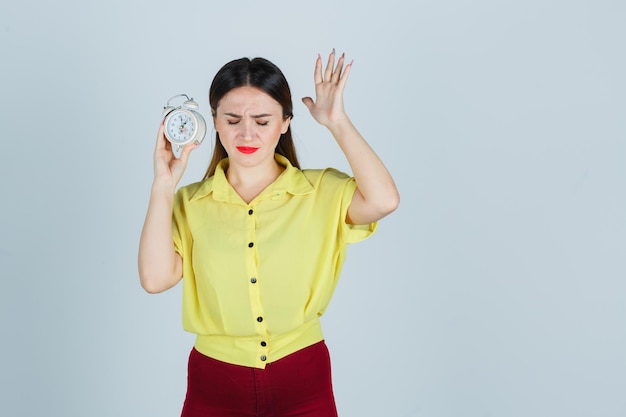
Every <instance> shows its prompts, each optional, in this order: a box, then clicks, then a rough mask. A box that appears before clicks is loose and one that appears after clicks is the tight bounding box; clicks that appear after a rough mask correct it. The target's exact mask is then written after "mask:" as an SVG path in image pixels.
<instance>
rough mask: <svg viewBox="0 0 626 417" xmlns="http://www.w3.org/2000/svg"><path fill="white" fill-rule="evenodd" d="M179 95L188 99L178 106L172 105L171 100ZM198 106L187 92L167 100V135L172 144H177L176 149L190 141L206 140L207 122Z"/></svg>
mask: <svg viewBox="0 0 626 417" xmlns="http://www.w3.org/2000/svg"><path fill="white" fill-rule="evenodd" d="M178 97H185V98H186V99H187V100H186V101H185V102H184V103H183V104H181V105H180V106H178V107H174V106H171V105H170V101H172V100H173V99H175V98H178ZM198 107H199V106H198V103H196V102H195V101H193V98H189V96H187V94H178V95H175V96H174V97H171V98H170V99H169V100H167V104H166V105H165V107H164V108H163V117H165V121H164V125H165V137H166V138H167V140H169V141H170V142H171V143H172V145H176V146H177V148H176V151H179V150H180V149H181V148H182V147H183V146H185V145H187V144H189V143H201V142H202V141H203V140H204V136H205V135H206V122H205V121H204V118H203V117H202V115H201V114H200V113H198V111H197V110H198ZM172 149H173V148H172ZM173 150H174V149H173Z"/></svg>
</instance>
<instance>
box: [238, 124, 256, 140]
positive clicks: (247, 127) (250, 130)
mask: <svg viewBox="0 0 626 417" xmlns="http://www.w3.org/2000/svg"><path fill="white" fill-rule="evenodd" d="M241 127H242V132H241V134H242V136H243V138H244V139H245V140H252V138H254V134H255V129H254V121H253V120H250V119H244V120H242V124H241Z"/></svg>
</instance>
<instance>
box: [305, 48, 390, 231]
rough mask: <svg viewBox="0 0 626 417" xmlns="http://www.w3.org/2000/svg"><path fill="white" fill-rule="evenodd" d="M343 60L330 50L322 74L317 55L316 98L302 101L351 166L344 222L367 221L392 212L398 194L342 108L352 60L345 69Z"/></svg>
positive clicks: (381, 164) (365, 222)
mask: <svg viewBox="0 0 626 417" xmlns="http://www.w3.org/2000/svg"><path fill="white" fill-rule="evenodd" d="M344 60H345V57H344V55H341V57H340V58H339V61H338V62H337V66H336V67H335V52H334V51H333V52H332V53H331V54H330V57H329V59H328V64H327V66H326V70H325V71H324V75H323V76H322V59H321V57H320V56H319V55H318V57H317V60H316V61H315V75H314V78H315V94H316V101H315V102H314V101H313V99H312V98H311V97H305V98H303V99H302V102H303V103H304V104H305V105H306V106H307V108H308V109H309V111H310V112H311V115H312V116H313V118H314V119H315V120H316V121H317V122H318V123H320V124H322V125H324V126H326V127H327V128H328V130H330V132H331V133H332V135H333V137H334V138H335V140H336V141H337V144H338V145H339V147H340V148H341V150H342V151H343V153H344V154H345V156H346V159H347V160H348V163H349V164H350V168H351V169H352V173H353V175H354V178H355V180H356V184H357V189H356V191H355V192H354V196H353V197H352V203H351V204H350V207H349V209H348V218H347V219H346V221H347V222H348V223H350V224H368V223H372V222H374V221H377V220H380V219H382V218H383V217H385V216H386V215H387V214H389V213H391V212H392V211H394V210H395V209H396V208H397V207H398V204H399V203H400V195H399V193H398V189H397V188H396V186H395V184H394V181H393V178H392V177H391V175H390V174H389V171H387V168H385V165H384V164H383V162H382V161H381V160H380V158H379V157H378V155H376V153H375V152H374V150H373V149H372V148H371V147H370V146H369V144H368V143H367V142H366V141H365V139H364V138H363V136H361V134H360V133H359V131H358V130H357V129H356V128H355V127H354V125H353V124H352V122H351V121H350V119H349V117H348V115H347V114H346V112H345V110H344V106H343V90H344V88H345V85H346V81H347V80H348V76H349V74H350V70H351V69H352V63H349V64H348V65H346V66H345V68H344Z"/></svg>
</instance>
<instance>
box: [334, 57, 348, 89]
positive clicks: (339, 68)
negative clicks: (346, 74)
mask: <svg viewBox="0 0 626 417" xmlns="http://www.w3.org/2000/svg"><path fill="white" fill-rule="evenodd" d="M345 58H346V54H345V53H343V54H341V56H340V57H339V61H337V67H336V68H335V71H333V77H332V79H331V80H330V81H332V82H333V83H338V82H339V80H340V79H341V71H342V69H343V62H344V60H345Z"/></svg>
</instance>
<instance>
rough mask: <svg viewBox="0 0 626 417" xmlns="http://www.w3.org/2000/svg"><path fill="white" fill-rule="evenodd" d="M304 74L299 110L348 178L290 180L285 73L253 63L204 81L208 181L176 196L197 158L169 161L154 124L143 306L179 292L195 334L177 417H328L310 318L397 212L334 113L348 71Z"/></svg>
mask: <svg viewBox="0 0 626 417" xmlns="http://www.w3.org/2000/svg"><path fill="white" fill-rule="evenodd" d="M322 67H323V64H322V59H321V57H319V56H318V58H317V60H316V63H315V72H314V79H315V94H316V98H315V100H313V99H312V98H311V97H305V98H304V99H303V100H302V101H303V102H304V104H305V105H306V106H307V108H308V109H309V111H310V113H311V115H312V116H313V118H314V119H315V120H316V121H317V122H319V123H321V124H322V125H324V126H326V127H327V128H328V130H329V131H330V132H331V134H332V135H333V137H334V138H335V140H336V141H337V143H338V145H339V147H340V148H341V150H342V151H343V152H344V154H345V156H346V158H347V160H348V162H349V164H350V167H351V169H352V172H353V177H350V176H348V175H346V174H344V173H342V172H339V171H337V170H334V169H332V168H328V169H318V170H301V169H300V166H299V164H298V160H297V157H296V151H295V148H294V144H293V140H292V137H291V126H290V125H291V119H292V117H293V115H292V101H291V92H290V89H289V85H288V84H287V81H286V79H285V77H284V76H283V74H282V72H281V71H280V69H278V67H276V66H275V65H274V64H272V63H271V62H269V61H267V60H265V59H262V58H255V59H253V60H249V59H247V58H242V59H238V60H234V61H231V62H229V63H227V64H226V65H225V66H224V67H222V68H221V69H220V70H219V71H218V73H217V75H216V76H215V78H214V80H213V83H212V84H211V88H210V92H209V102H210V105H211V112H212V116H213V124H214V127H215V131H216V143H215V151H214V154H213V158H212V161H211V163H210V166H209V169H208V170H207V173H206V176H205V178H204V179H203V180H202V181H200V182H197V183H194V184H191V185H187V186H185V187H181V188H180V189H179V190H178V191H175V190H176V187H177V185H178V182H179V180H180V178H181V177H182V175H183V172H184V170H185V167H186V165H187V160H188V158H189V155H190V153H191V152H192V151H193V149H194V148H195V147H194V146H185V147H184V148H183V150H182V154H181V155H180V157H179V158H178V159H177V158H175V157H174V156H173V154H172V151H171V145H170V144H169V142H168V141H167V140H166V139H165V137H164V134H163V125H161V127H160V129H159V132H158V135H157V144H156V150H155V154H154V182H153V184H152V190H151V195H150V203H149V206H148V213H147V216H146V220H145V224H144V227H143V231H142V235H141V240H140V245H139V275H140V280H141V285H142V286H143V288H144V289H145V290H146V291H148V292H150V293H157V292H161V291H165V290H167V289H169V288H171V287H173V286H174V285H176V284H177V283H178V282H179V281H180V280H181V278H182V277H184V280H183V326H184V328H185V329H186V330H187V331H190V332H193V333H195V334H197V338H196V342H195V345H194V348H193V349H192V351H191V354H190V357H189V369H188V372H189V374H188V387H187V396H186V399H185V404H184V406H183V411H182V415H183V416H184V417H195V416H216V417H222V416H233V417H234V416H241V417H243V416H250V417H252V416H271V417H285V416H296V415H297V416H301V417H304V416H308V417H332V416H336V415H337V412H336V409H335V402H334V398H333V392H332V385H331V374H330V361H329V355H328V350H327V348H326V345H325V344H324V340H323V335H322V331H321V328H320V321H319V317H320V316H321V315H322V313H323V312H324V310H325V309H326V306H327V305H328V303H329V301H330V298H331V296H332V293H333V291H334V289H335V285H336V283H337V280H338V278H339V273H340V270H341V266H342V264H343V262H344V259H345V255H346V246H347V244H349V243H353V242H357V241H360V240H362V239H365V238H366V237H368V236H369V235H370V234H372V233H373V232H374V230H375V228H376V222H377V221H378V220H379V219H381V218H382V217H384V216H386V215H387V214H389V213H391V212H392V211H394V210H395V209H396V207H397V206H398V203H399V195H398V191H397V189H396V187H395V185H394V182H393V179H392V178H391V176H390V175H389V173H388V171H387V169H386V168H385V166H384V165H383V163H382V162H381V160H380V159H379V158H378V156H377V155H376V154H375V153H374V151H373V150H372V149H371V148H370V146H369V145H368V144H367V142H366V141H365V140H364V139H363V137H362V136H361V135H360V134H359V132H358V131H357V129H356V128H355V127H354V126H353V125H352V123H351V121H350V119H349V118H348V116H347V115H346V112H345V111H344V105H343V91H344V87H345V85H346V81H347V79H348V75H349V74H350V70H351V68H352V64H351V63H350V64H347V65H345V62H344V55H341V57H339V59H338V60H337V62H336V63H335V53H334V51H333V52H332V53H331V54H330V56H329V58H328V62H327V64H326V67H325V69H323V68H322Z"/></svg>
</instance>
